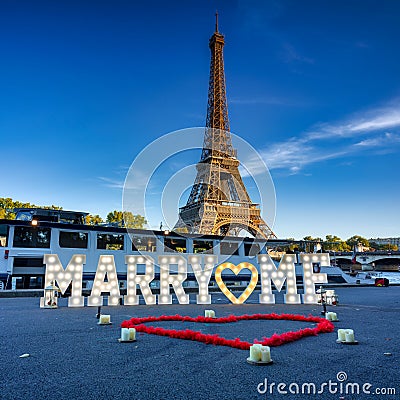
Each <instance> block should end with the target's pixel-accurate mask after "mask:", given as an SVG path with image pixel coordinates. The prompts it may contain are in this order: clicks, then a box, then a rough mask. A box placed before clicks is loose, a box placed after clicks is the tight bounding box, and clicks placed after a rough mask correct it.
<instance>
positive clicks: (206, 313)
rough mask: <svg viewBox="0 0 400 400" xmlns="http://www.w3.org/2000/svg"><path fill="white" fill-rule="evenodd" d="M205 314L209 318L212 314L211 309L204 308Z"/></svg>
mask: <svg viewBox="0 0 400 400" xmlns="http://www.w3.org/2000/svg"><path fill="white" fill-rule="evenodd" d="M204 316H205V317H206V318H208V317H209V316H210V310H204Z"/></svg>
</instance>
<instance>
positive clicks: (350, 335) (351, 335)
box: [345, 329, 354, 342]
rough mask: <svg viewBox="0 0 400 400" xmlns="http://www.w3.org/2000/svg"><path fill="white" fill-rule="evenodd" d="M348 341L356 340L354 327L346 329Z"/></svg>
mask: <svg viewBox="0 0 400 400" xmlns="http://www.w3.org/2000/svg"><path fill="white" fill-rule="evenodd" d="M345 332H346V342H354V331H353V330H352V329H346V331H345Z"/></svg>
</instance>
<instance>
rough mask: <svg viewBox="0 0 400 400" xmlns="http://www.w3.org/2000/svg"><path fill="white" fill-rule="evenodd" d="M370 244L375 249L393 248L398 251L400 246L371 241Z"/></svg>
mask: <svg viewBox="0 0 400 400" xmlns="http://www.w3.org/2000/svg"><path fill="white" fill-rule="evenodd" d="M369 244H370V246H371V247H372V248H374V249H375V250H393V251H398V250H399V246H397V245H395V244H391V243H383V244H379V243H376V242H369Z"/></svg>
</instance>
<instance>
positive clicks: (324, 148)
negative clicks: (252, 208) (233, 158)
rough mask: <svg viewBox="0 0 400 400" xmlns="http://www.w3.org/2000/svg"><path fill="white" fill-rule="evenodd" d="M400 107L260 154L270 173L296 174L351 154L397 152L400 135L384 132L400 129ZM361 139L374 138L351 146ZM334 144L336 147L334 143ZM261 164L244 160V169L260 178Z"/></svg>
mask: <svg viewBox="0 0 400 400" xmlns="http://www.w3.org/2000/svg"><path fill="white" fill-rule="evenodd" d="M398 103H399V101H398V100H397V101H396V104H394V103H392V104H390V105H388V106H387V107H381V108H376V109H374V110H369V111H366V112H364V113H358V114H356V115H354V116H353V117H351V118H348V119H347V120H345V121H339V122H338V123H324V124H318V125H317V126H315V127H314V128H313V129H310V130H309V131H306V132H304V133H303V134H302V135H300V136H299V137H297V138H290V139H288V140H286V141H283V142H280V143H273V144H271V145H269V146H268V148H267V149H264V150H261V151H260V154H261V157H262V158H263V160H264V161H265V163H266V165H267V167H268V168H269V169H270V170H273V169H282V170H286V171H288V172H289V173H290V174H296V173H298V172H300V171H301V169H302V168H303V167H305V166H306V165H309V164H315V163H318V162H321V161H325V160H329V159H335V158H343V157H346V156H347V155H349V154H353V155H354V154H357V153H360V152H363V153H365V151H366V150H368V151H369V152H374V151H375V154H378V151H379V154H386V153H387V152H388V151H390V152H393V151H394V147H395V146H397V145H398V144H399V143H400V135H398V134H395V133H389V132H386V133H385V134H382V133H381V131H382V130H384V129H389V128H392V129H395V128H399V127H400V107H399V104H398ZM361 135H370V137H368V138H366V139H364V140H361V141H359V142H357V143H351V141H352V140H354V138H355V137H359V136H361ZM332 141H333V142H335V143H330V142H332ZM375 149H376V150H375ZM378 149H379V150H378ZM386 150H387V151H386ZM257 162H258V161H257V160H256V159H253V160H243V165H244V167H245V168H248V169H249V170H251V172H252V173H253V174H255V175H256V174H257V173H262V171H263V168H261V167H260V168H257V165H256V164H257ZM245 175H246V174H245Z"/></svg>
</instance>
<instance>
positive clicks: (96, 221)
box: [85, 214, 104, 225]
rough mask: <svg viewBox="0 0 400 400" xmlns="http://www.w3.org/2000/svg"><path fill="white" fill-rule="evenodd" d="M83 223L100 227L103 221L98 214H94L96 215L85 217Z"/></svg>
mask: <svg viewBox="0 0 400 400" xmlns="http://www.w3.org/2000/svg"><path fill="white" fill-rule="evenodd" d="M85 222H86V224H87V225H100V224H102V223H103V222H104V221H103V218H101V217H100V215H98V214H96V215H92V214H89V215H86V217H85Z"/></svg>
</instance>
